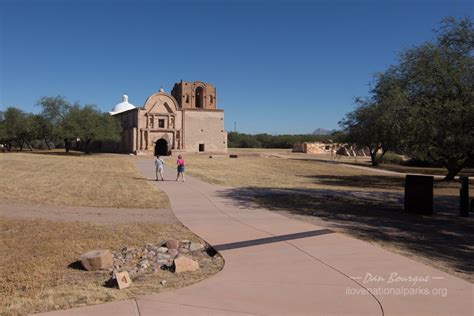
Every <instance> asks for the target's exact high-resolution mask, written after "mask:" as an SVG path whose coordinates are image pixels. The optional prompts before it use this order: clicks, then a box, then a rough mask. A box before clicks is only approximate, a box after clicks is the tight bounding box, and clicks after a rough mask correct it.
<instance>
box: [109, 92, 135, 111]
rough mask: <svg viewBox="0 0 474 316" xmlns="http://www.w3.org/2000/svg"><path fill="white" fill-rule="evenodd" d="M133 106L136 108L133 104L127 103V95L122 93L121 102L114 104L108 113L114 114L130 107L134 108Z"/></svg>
mask: <svg viewBox="0 0 474 316" xmlns="http://www.w3.org/2000/svg"><path fill="white" fill-rule="evenodd" d="M135 108H136V106H135V105H133V104H131V103H128V95H126V94H124V95H123V96H122V102H120V103H118V104H117V105H116V106H114V108H113V109H112V111H110V112H109V113H110V115H115V114H118V113H122V112H125V111H128V110H131V109H135Z"/></svg>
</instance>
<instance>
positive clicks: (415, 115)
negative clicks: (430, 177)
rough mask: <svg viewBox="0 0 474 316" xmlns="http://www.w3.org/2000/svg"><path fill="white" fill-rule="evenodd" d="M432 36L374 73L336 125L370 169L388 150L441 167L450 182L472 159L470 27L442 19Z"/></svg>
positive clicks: (473, 51) (473, 52)
mask: <svg viewBox="0 0 474 316" xmlns="http://www.w3.org/2000/svg"><path fill="white" fill-rule="evenodd" d="M435 32H436V34H437V36H436V38H435V40H434V41H431V42H426V43H423V44H421V45H419V46H416V47H413V48H410V49H408V50H406V51H404V52H402V53H401V54H400V56H399V58H398V61H397V63H396V64H395V65H392V66H390V67H388V69H387V70H385V71H384V72H382V73H379V74H377V75H376V76H375V80H374V84H373V88H372V89H371V91H370V96H369V97H365V98H357V99H356V105H357V107H356V108H355V110H353V111H352V112H350V113H348V114H347V115H346V116H345V118H344V119H343V120H342V121H341V122H340V125H341V126H342V127H343V128H344V131H345V132H346V141H348V142H351V143H355V144H358V145H360V146H366V147H368V148H369V150H370V155H371V159H372V164H373V165H377V164H378V163H379V162H380V159H382V158H383V156H384V154H385V153H387V152H388V151H392V152H396V153H400V154H405V155H407V156H409V157H412V158H414V159H417V160H420V161H425V162H431V163H436V164H439V165H443V166H444V167H445V168H446V169H447V170H448V173H447V175H446V177H445V179H446V180H452V179H454V177H455V176H456V175H457V174H458V173H459V172H460V171H461V170H462V169H463V168H464V167H465V166H466V165H468V164H472V163H473V159H474V29H473V24H472V22H471V21H470V20H469V19H468V18H464V19H461V20H456V19H454V18H446V19H445V20H443V21H442V23H441V27H440V28H439V29H438V30H436V31H435Z"/></svg>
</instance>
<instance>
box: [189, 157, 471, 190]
mask: <svg viewBox="0 0 474 316" xmlns="http://www.w3.org/2000/svg"><path fill="white" fill-rule="evenodd" d="M233 153H238V154H239V158H228V156H227V155H225V156H223V155H221V156H219V155H213V158H209V156H208V155H202V154H191V155H187V156H186V157H185V158H186V168H187V172H188V173H189V174H191V175H194V176H197V177H199V178H201V179H203V180H204V181H207V182H210V183H215V184H219V185H225V186H232V187H264V188H267V187H271V188H298V189H331V190H351V191H353V190H356V191H369V192H403V190H404V176H401V175H391V174H383V173H379V172H377V171H371V170H363V169H358V168H353V167H349V166H344V165H340V164H335V163H332V162H330V161H328V162H324V161H320V160H314V159H302V158H301V155H298V154H296V155H295V159H292V158H276V157H275V154H278V153H280V152H279V151H278V150H271V151H268V150H260V151H257V150H247V151H242V150H238V151H234V152H233ZM286 154H288V153H286ZM290 157H292V156H290ZM472 184H473V185H472V186H471V188H472V189H474V182H472ZM459 188H460V185H459V183H457V182H444V181H441V180H440V179H437V180H435V195H448V196H449V195H451V196H456V195H458V194H459ZM473 193H474V191H473Z"/></svg>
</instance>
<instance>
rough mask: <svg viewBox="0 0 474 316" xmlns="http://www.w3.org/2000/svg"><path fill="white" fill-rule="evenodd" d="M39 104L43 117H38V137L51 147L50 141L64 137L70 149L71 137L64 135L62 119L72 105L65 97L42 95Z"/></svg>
mask: <svg viewBox="0 0 474 316" xmlns="http://www.w3.org/2000/svg"><path fill="white" fill-rule="evenodd" d="M37 105H39V106H41V108H42V112H41V114H40V116H41V118H37V119H36V123H37V128H38V138H39V139H43V140H44V142H45V143H46V146H48V149H50V146H49V142H50V141H56V140H59V139H61V138H62V139H64V145H65V148H66V151H69V146H68V145H69V139H67V138H65V137H64V133H63V131H62V130H61V127H62V124H61V122H62V120H63V119H64V118H65V117H66V115H67V113H68V111H69V110H70V108H71V107H72V105H71V103H69V102H68V101H67V100H66V99H65V98H64V97H62V96H56V97H42V98H41V99H40V100H39V101H38V102H37Z"/></svg>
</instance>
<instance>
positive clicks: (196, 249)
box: [189, 242, 204, 252]
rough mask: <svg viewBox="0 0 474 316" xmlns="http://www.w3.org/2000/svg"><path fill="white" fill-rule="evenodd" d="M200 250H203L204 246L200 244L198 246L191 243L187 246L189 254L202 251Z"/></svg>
mask: <svg viewBox="0 0 474 316" xmlns="http://www.w3.org/2000/svg"><path fill="white" fill-rule="evenodd" d="M202 249H204V246H203V245H202V244H198V243H195V242H193V243H191V244H190V245H189V250H190V251H191V252H194V251H199V250H202Z"/></svg>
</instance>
